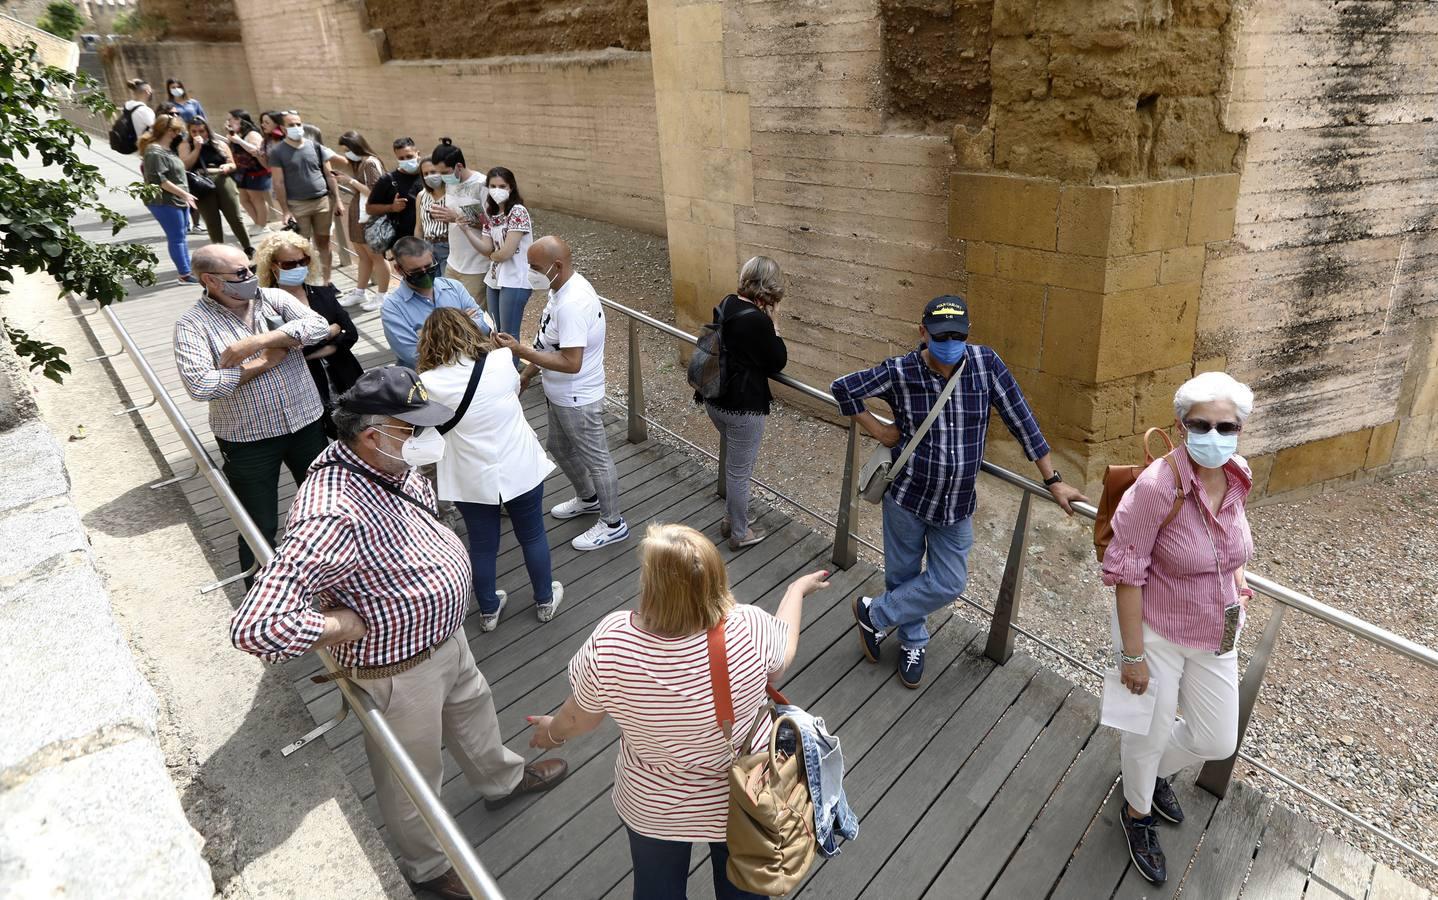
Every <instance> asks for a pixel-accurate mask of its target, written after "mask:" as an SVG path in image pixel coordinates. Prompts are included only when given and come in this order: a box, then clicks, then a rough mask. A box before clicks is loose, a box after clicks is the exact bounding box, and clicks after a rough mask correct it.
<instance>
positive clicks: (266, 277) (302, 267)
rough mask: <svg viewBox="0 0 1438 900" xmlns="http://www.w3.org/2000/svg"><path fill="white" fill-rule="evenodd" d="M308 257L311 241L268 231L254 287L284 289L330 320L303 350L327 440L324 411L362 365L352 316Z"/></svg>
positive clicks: (330, 430) (331, 430) (329, 427)
mask: <svg viewBox="0 0 1438 900" xmlns="http://www.w3.org/2000/svg"><path fill="white" fill-rule="evenodd" d="M313 257H314V246H313V245H312V244H311V243H310V242H309V239H307V238H306V237H304V236H303V235H301V234H300V233H299V232H296V231H272V232H270V233H269V234H267V235H265V237H264V238H263V239H261V241H260V244H259V246H258V247H257V248H256V249H255V274H256V275H257V276H258V277H259V279H260V287H262V288H277V289H279V290H282V291H284V292H285V293H287V294H289V295H290V296H291V297H293V298H294V299H296V300H298V301H299V302H300V303H303V304H304V305H305V306H308V307H309V308H310V309H313V310H314V311H315V312H317V313H319V314H320V315H321V316H324V319H325V321H326V322H329V323H330V337H329V340H327V341H325V342H324V343H321V344H312V345H310V346H308V347H305V348H304V350H305V361H306V362H307V363H309V367H310V377H312V378H314V380H315V387H317V388H319V392H320V400H322V401H323V402H324V405H325V412H324V420H323V424H324V429H325V434H327V435H329V436H330V439H331V440H333V439H334V438H335V437H336V436H337V432H336V431H335V427H334V422H333V421H332V420H331V419H330V411H331V410H332V409H333V408H334V405H335V402H336V401H337V400H338V399H339V397H340V395H341V394H343V393H344V392H345V391H348V390H349V389H350V388H352V387H354V383H355V382H356V381H358V380H359V377H360V376H361V375H363V374H364V366H362V365H360V361H359V360H358V359H357V358H355V355H354V345H355V341H357V340H359V331H358V330H357V329H356V328H355V323H354V320H352V319H351V318H350V315H349V313H347V312H345V309H344V307H343V306H340V302H339V298H340V292H339V288H337V287H335V286H334V285H333V284H319V283H318V281H319V277H318V276H319V270H318V269H316V268H311V266H310V260H311V259H312V258H313Z"/></svg>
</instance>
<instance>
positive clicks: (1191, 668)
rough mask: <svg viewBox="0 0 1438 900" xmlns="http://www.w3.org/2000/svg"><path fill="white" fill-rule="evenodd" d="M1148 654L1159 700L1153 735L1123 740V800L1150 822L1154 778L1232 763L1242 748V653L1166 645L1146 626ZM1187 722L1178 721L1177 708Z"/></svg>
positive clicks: (1127, 734)
mask: <svg viewBox="0 0 1438 900" xmlns="http://www.w3.org/2000/svg"><path fill="white" fill-rule="evenodd" d="M1143 654H1144V658H1145V659H1147V661H1148V673H1149V677H1150V679H1151V681H1150V687H1149V689H1150V690H1152V691H1155V692H1156V693H1157V694H1158V699H1157V700H1156V701H1155V703H1154V706H1153V724H1152V725H1151V726H1150V727H1149V730H1148V734H1144V735H1139V734H1133V733H1131V732H1127V731H1125V732H1124V733H1123V736H1122V737H1121V738H1120V739H1119V752H1120V754H1121V757H1122V763H1123V795H1124V798H1125V799H1126V800H1128V802H1129V804H1130V805H1131V806H1132V807H1133V808H1134V809H1136V810H1138V811H1139V812H1140V813H1142V814H1144V815H1145V816H1146V815H1148V814H1149V807H1150V806H1151V805H1152V803H1153V783H1154V779H1155V778H1167V777H1169V776H1170V775H1172V774H1173V773H1175V772H1177V771H1179V770H1180V769H1183V768H1186V767H1188V766H1191V765H1193V764H1195V763H1201V762H1206V761H1208V760H1211V759H1227V758H1228V757H1229V756H1230V755H1232V754H1233V750H1234V747H1236V746H1237V745H1238V651H1237V650H1236V649H1235V650H1230V651H1229V652H1227V653H1225V654H1224V655H1222V656H1219V655H1217V654H1215V653H1214V652H1213V651H1212V650H1200V649H1197V648H1195V647H1185V646H1183V645H1182V644H1175V643H1173V642H1172V641H1167V640H1164V639H1163V638H1162V637H1160V636H1159V635H1158V633H1157V632H1155V631H1154V630H1153V629H1151V628H1149V627H1148V625H1147V623H1145V624H1144V626H1143ZM1180 706H1182V707H1183V716H1182V717H1179V718H1175V717H1174V716H1175V713H1176V712H1177V710H1178V707H1180Z"/></svg>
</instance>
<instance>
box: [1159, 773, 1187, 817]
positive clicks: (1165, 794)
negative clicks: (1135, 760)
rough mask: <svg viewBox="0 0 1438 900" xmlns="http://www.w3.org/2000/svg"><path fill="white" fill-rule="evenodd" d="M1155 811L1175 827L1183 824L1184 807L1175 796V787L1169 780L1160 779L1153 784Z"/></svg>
mask: <svg viewBox="0 0 1438 900" xmlns="http://www.w3.org/2000/svg"><path fill="white" fill-rule="evenodd" d="M1153 809H1154V812H1156V813H1158V814H1159V815H1161V816H1163V817H1164V818H1165V819H1167V820H1169V821H1170V822H1172V823H1173V824H1175V825H1178V824H1180V823H1181V822H1183V807H1181V806H1179V805H1178V798H1177V797H1175V796H1174V795H1173V787H1172V786H1171V785H1170V784H1169V783H1168V779H1167V778H1158V779H1155V780H1154V783H1153Z"/></svg>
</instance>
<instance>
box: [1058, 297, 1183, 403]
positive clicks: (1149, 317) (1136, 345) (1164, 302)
mask: <svg viewBox="0 0 1438 900" xmlns="http://www.w3.org/2000/svg"><path fill="white" fill-rule="evenodd" d="M1198 294H1199V285H1198V284H1197V283H1196V282H1184V283H1182V284H1160V285H1155V286H1154V287H1151V288H1145V289H1143V290H1138V291H1122V292H1119V293H1115V294H1109V295H1107V296H1105V297H1104V299H1103V330H1102V338H1101V341H1102V344H1101V346H1100V347H1099V349H1098V353H1097V367H1096V375H1095V377H1096V379H1097V380H1098V381H1108V380H1110V379H1114V378H1122V377H1124V376H1126V375H1140V374H1142V373H1144V372H1152V371H1155V370H1158V369H1167V368H1169V367H1172V366H1179V365H1189V364H1191V362H1192V360H1193V342H1194V335H1195V333H1196V331H1195V329H1196V325H1197V323H1198ZM1045 338H1046V339H1047V335H1045Z"/></svg>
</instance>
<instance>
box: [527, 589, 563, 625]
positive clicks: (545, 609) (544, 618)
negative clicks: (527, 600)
mask: <svg viewBox="0 0 1438 900" xmlns="http://www.w3.org/2000/svg"><path fill="white" fill-rule="evenodd" d="M549 586H550V588H552V589H553V591H554V596H553V597H552V598H551V599H550V601H549V602H548V603H536V604H535V605H534V612H535V615H537V616H539V621H541V622H548V621H549V620H550V619H552V618H554V612H555V610H557V609H559V604H561V603H563V602H564V585H562V584H560V583H559V582H557V581H551V582H550V583H549Z"/></svg>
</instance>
